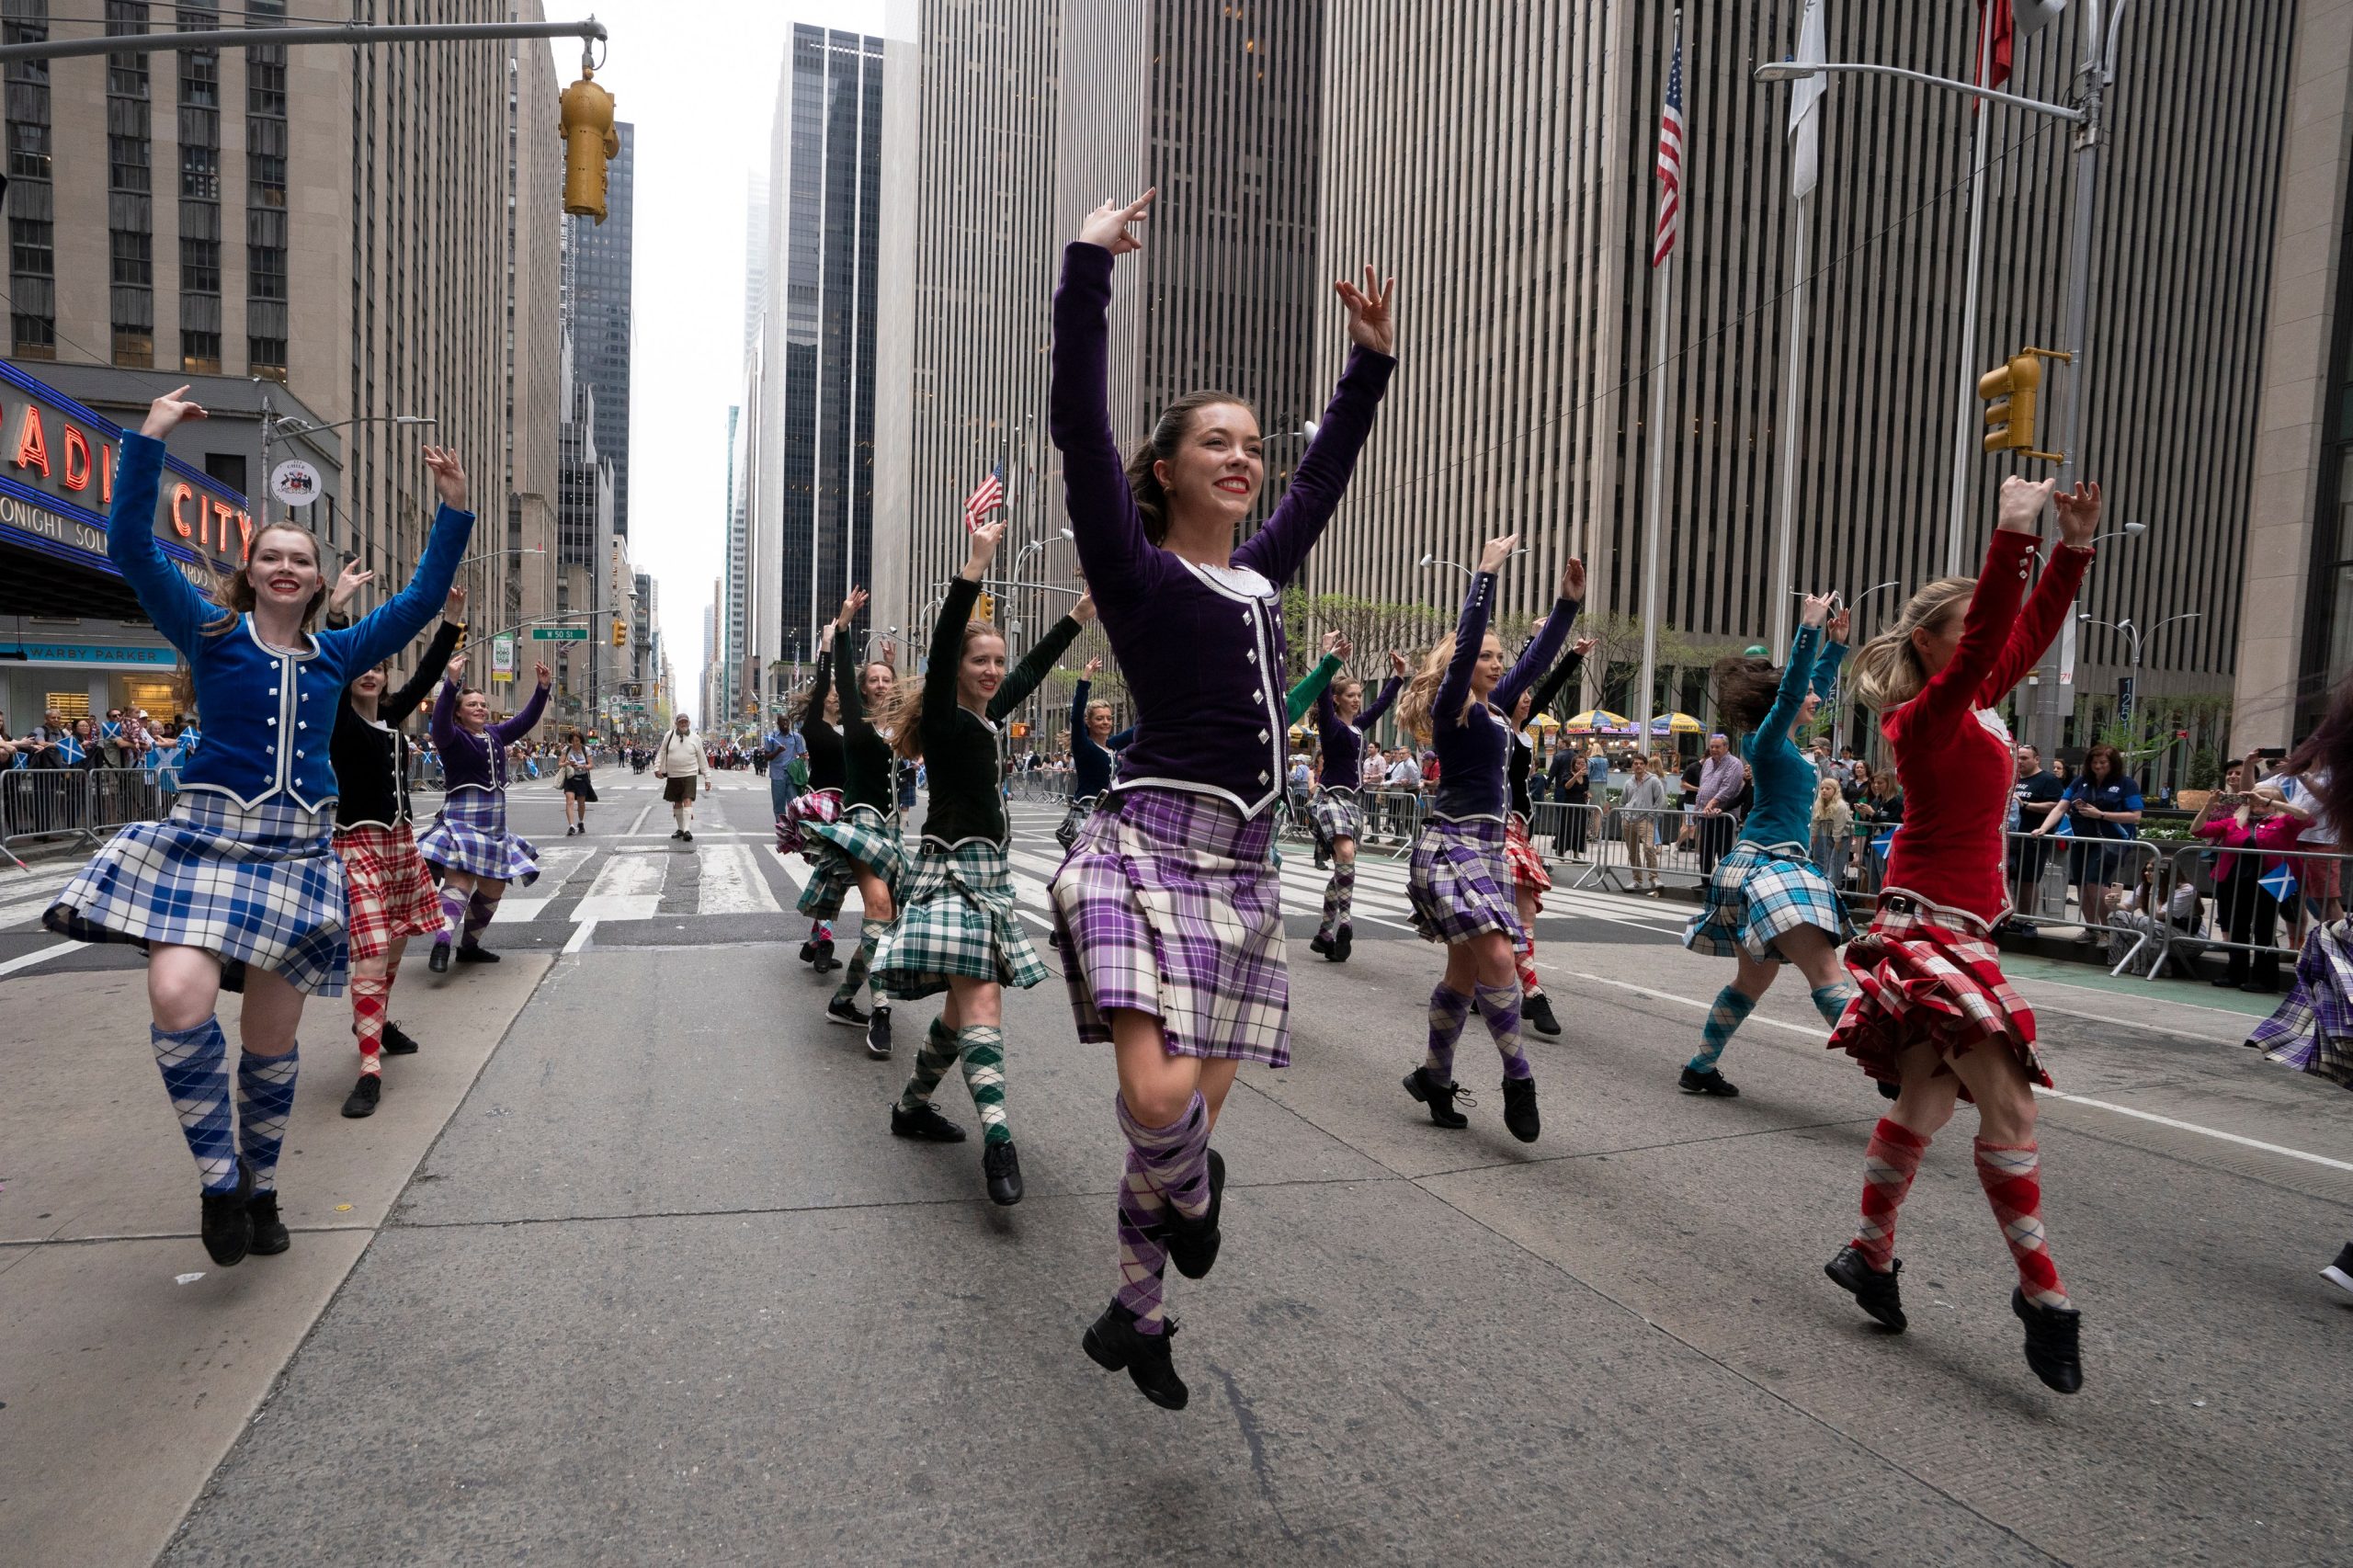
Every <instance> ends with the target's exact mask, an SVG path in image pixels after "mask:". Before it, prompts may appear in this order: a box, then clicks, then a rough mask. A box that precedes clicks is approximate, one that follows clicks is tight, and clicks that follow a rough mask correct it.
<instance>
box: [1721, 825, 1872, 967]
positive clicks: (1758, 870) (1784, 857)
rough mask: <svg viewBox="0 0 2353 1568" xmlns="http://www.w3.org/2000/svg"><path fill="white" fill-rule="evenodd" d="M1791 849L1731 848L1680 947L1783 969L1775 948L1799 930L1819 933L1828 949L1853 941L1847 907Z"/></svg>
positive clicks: (1814, 868) (1812, 866) (1827, 882)
mask: <svg viewBox="0 0 2353 1568" xmlns="http://www.w3.org/2000/svg"><path fill="white" fill-rule="evenodd" d="M1795 847H1796V846H1795V845H1775V846H1772V847H1771V848H1769V849H1768V848H1763V847H1760V846H1757V845H1754V844H1735V845H1733V850H1732V853H1731V854H1729V855H1727V856H1725V857H1724V858H1722V859H1721V860H1719V861H1717V862H1716V869H1715V870H1714V871H1713V872H1712V873H1711V874H1710V876H1709V878H1708V885H1707V887H1706V888H1705V889H1704V890H1702V892H1701V907H1700V910H1699V914H1697V915H1693V916H1692V917H1691V920H1690V923H1689V924H1688V925H1687V926H1684V927H1683V945H1684V946H1685V947H1687V948H1688V949H1691V950H1692V951H1693V952H1695V953H1706V954H1707V955H1708V956H1709V957H1711V958H1719V959H1729V958H1737V957H1738V956H1740V955H1741V954H1742V953H1746V954H1747V955H1748V956H1749V957H1750V958H1752V959H1755V960H1756V961H1757V962H1758V963H1784V962H1787V961H1788V960H1786V959H1784V958H1783V957H1782V955H1781V950H1780V949H1779V948H1777V947H1775V946H1774V943H1776V942H1778V941H1779V940H1780V938H1781V937H1784V936H1787V935H1788V934H1789V933H1790V932H1791V931H1794V930H1796V929H1797V928H1798V927H1800V926H1813V928H1814V929H1815V930H1817V931H1820V932H1821V933H1822V934H1823V935H1824V936H1825V937H1829V938H1830V942H1831V945H1832V946H1833V947H1841V946H1844V945H1845V944H1846V943H1847V942H1850V941H1852V940H1854V937H1855V922H1854V920H1853V919H1852V918H1851V917H1850V916H1849V915H1847V903H1846V901H1845V900H1844V899H1842V898H1840V897H1839V896H1838V894H1837V892H1836V891H1835V890H1834V889H1833V888H1832V887H1831V885H1830V879H1829V878H1827V877H1825V876H1824V875H1823V874H1822V869H1821V868H1820V867H1818V866H1816V865H1815V864H1814V863H1813V861H1812V860H1810V859H1808V858H1806V857H1804V856H1803V855H1790V854H1785V853H1783V851H1784V850H1786V849H1794V848H1795Z"/></svg>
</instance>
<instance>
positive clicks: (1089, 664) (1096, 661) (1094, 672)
mask: <svg viewBox="0 0 2353 1568" xmlns="http://www.w3.org/2000/svg"><path fill="white" fill-rule="evenodd" d="M1080 673H1081V674H1082V675H1084V676H1086V678H1087V679H1089V680H1093V679H1094V678H1095V677H1096V676H1099V675H1101V674H1102V673H1103V655H1102V654H1100V653H1097V654H1096V655H1095V656H1094V657H1093V658H1091V659H1089V660H1087V661H1086V668H1085V669H1084V670H1082V671H1081V672H1080Z"/></svg>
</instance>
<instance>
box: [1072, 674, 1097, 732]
mask: <svg viewBox="0 0 2353 1568" xmlns="http://www.w3.org/2000/svg"><path fill="white" fill-rule="evenodd" d="M1092 685H1093V683H1091V682H1090V681H1088V680H1087V679H1086V676H1080V677H1079V682H1078V689H1077V690H1076V691H1074V692H1073V693H1072V694H1071V699H1070V744H1072V745H1073V746H1074V747H1075V746H1076V745H1077V744H1078V743H1079V742H1081V741H1083V740H1085V739H1086V694H1087V692H1088V691H1089V690H1090V689H1092Z"/></svg>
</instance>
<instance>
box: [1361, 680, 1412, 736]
mask: <svg viewBox="0 0 2353 1568" xmlns="http://www.w3.org/2000/svg"><path fill="white" fill-rule="evenodd" d="M1404 689H1405V677H1404V676H1402V675H1398V674H1396V673H1395V672H1393V671H1392V672H1391V674H1390V676H1389V678H1388V679H1387V680H1385V681H1382V682H1381V690H1380V692H1379V693H1378V694H1377V695H1376V696H1375V697H1374V698H1373V699H1372V700H1371V701H1370V702H1368V703H1366V704H1365V705H1364V710H1363V711H1361V712H1359V713H1358V715H1357V720H1356V723H1357V728H1358V729H1359V730H1361V731H1363V732H1364V733H1367V734H1370V733H1372V727H1373V726H1374V725H1375V724H1377V723H1379V722H1381V715H1382V714H1384V713H1386V712H1388V711H1389V710H1390V708H1391V707H1392V705H1393V704H1394V703H1395V702H1396V700H1397V694H1398V693H1399V692H1401V691H1403V690H1404Z"/></svg>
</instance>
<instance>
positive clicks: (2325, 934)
mask: <svg viewBox="0 0 2353 1568" xmlns="http://www.w3.org/2000/svg"><path fill="white" fill-rule="evenodd" d="M2246 1042H2247V1044H2249V1045H2251V1046H2254V1047H2255V1048H2256V1050H2258V1051H2262V1052H2263V1053H2264V1054H2265V1055H2266V1056H2268V1058H2269V1059H2270V1060H2272V1061H2274V1062H2279V1063H2281V1064H2282V1065H2285V1066H2289V1067H2295V1068H2299V1069H2301V1070H2302V1071H2304V1072H2306V1073H2310V1074H2313V1075H2314V1076H2315V1077H2321V1078H2325V1079H2327V1080H2328V1081H2329V1082H2330V1083H2332V1084H2335V1085H2337V1087H2339V1088H2344V1089H2353V923H2348V922H2347V921H2343V920H2333V921H2331V922H2329V923H2328V924H2327V925H2325V926H2319V927H2317V928H2315V929H2314V930H2313V934H2312V935H2311V936H2310V937H2307V938H2305V941H2304V950H2303V953H2302V956H2301V957H2299V958H2298V959H2297V960H2296V984H2295V988H2294V989H2293V990H2291V991H2290V992H2289V993H2288V994H2287V995H2286V996H2285V997H2283V998H2282V999H2281V1000H2280V1003H2279V1007H2278V1008H2277V1009H2276V1010H2275V1011H2274V1012H2273V1013H2272V1015H2271V1016H2270V1017H2268V1018H2266V1019H2264V1020H2263V1022H2261V1023H2259V1024H2257V1025H2256V1026H2255V1032H2253V1033H2252V1034H2250V1035H2248V1036H2247V1038H2246Z"/></svg>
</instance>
